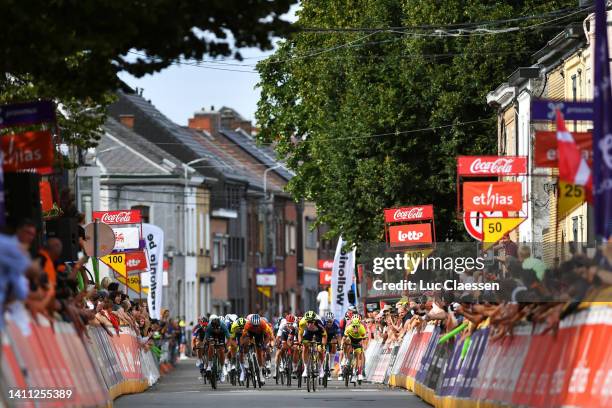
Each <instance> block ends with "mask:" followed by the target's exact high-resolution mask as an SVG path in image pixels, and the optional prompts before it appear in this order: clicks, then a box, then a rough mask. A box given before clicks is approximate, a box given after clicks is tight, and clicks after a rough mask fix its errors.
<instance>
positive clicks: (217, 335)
mask: <svg viewBox="0 0 612 408" xmlns="http://www.w3.org/2000/svg"><path fill="white" fill-rule="evenodd" d="M211 337H212V338H214V339H216V340H218V341H219V342H224V341H225V339H228V338H229V337H230V334H229V331H227V326H226V325H224V324H220V325H219V326H218V327H216V328H215V327H213V325H212V324H209V325H208V327H207V328H206V340H208V339H210V338H211Z"/></svg>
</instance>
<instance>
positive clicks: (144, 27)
mask: <svg viewBox="0 0 612 408" xmlns="http://www.w3.org/2000/svg"><path fill="white" fill-rule="evenodd" d="M293 3H296V0H276V1H269V0H252V1H243V0H206V1H204V0H193V1H177V0H147V1H138V2H131V1H121V0H87V1H42V2H37V1H34V2H32V1H7V2H3V4H2V6H1V7H0V26H1V27H2V30H0V43H2V48H1V49H0V71H1V72H5V73H11V74H12V75H15V76H18V77H22V76H24V75H29V76H30V77H31V79H32V81H34V82H35V83H38V82H43V83H46V84H50V85H54V86H55V87H56V89H57V90H58V91H59V92H61V94H59V95H57V96H58V97H63V96H65V95H69V96H70V97H79V98H84V97H90V98H97V97H99V96H100V95H103V94H104V93H105V92H107V91H109V90H114V89H116V87H117V86H118V79H117V73H118V72H120V71H127V72H129V73H131V74H133V75H135V76H143V75H145V74H147V73H153V72H157V71H160V70H161V69H163V68H165V67H167V66H169V65H170V64H171V63H172V62H174V61H175V60H176V59H179V58H187V59H189V58H193V59H198V60H199V59H202V58H203V57H204V56H211V57H216V56H228V55H232V53H233V54H234V55H235V56H237V57H239V56H240V54H239V51H236V49H239V48H243V47H259V48H261V49H264V50H266V49H271V48H272V38H273V36H278V35H282V34H285V33H286V32H287V31H288V29H289V23H287V22H286V21H284V20H283V19H281V18H280V16H281V15H282V14H284V13H286V12H287V11H288V10H289V8H290V6H291V5H292V4H293ZM130 50H136V51H138V52H139V54H144V55H146V57H144V58H143V57H138V58H134V57H133V55H131V54H129V51H130Z"/></svg>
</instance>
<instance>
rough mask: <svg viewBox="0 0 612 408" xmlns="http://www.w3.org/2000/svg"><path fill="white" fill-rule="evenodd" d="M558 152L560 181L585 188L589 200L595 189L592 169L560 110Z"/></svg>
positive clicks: (558, 117)
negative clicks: (581, 152) (566, 125)
mask: <svg viewBox="0 0 612 408" xmlns="http://www.w3.org/2000/svg"><path fill="white" fill-rule="evenodd" d="M557 151H558V152H559V158H558V161H559V180H560V181H564V182H566V183H569V184H575V185H577V186H584V187H585V189H586V195H587V199H588V198H589V197H590V196H591V193H592V189H593V178H592V177H591V168H590V167H589V165H588V164H587V161H586V160H585V159H584V157H582V155H581V154H580V150H579V149H578V146H577V145H576V142H574V138H573V137H572V134H571V133H570V132H569V131H568V130H567V128H566V127H565V121H564V119H563V114H562V113H561V111H559V110H557Z"/></svg>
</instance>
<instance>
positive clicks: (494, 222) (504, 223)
mask: <svg viewBox="0 0 612 408" xmlns="http://www.w3.org/2000/svg"><path fill="white" fill-rule="evenodd" d="M526 219H527V218H485V219H484V220H483V234H484V238H483V243H482V249H484V250H485V251H486V250H487V249H489V248H491V247H492V246H493V245H495V244H496V243H497V242H499V241H500V240H501V239H502V238H503V237H504V236H505V235H506V234H508V233H510V232H511V231H513V230H515V229H516V228H517V227H518V226H519V225H521V223H522V222H523V221H525V220H526Z"/></svg>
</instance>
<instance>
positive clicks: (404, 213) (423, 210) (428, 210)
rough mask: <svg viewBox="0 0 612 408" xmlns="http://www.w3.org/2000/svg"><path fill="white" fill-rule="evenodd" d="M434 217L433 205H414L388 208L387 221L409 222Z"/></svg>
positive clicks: (386, 211)
mask: <svg viewBox="0 0 612 408" xmlns="http://www.w3.org/2000/svg"><path fill="white" fill-rule="evenodd" d="M431 219H433V205H431V204H428V205H417V206H413V207H400V208H387V209H386V210H385V222H386V223H393V222H407V221H421V220H431Z"/></svg>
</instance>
